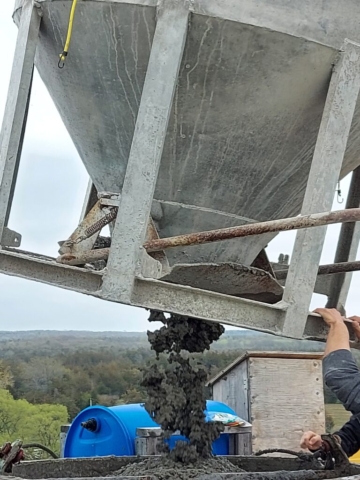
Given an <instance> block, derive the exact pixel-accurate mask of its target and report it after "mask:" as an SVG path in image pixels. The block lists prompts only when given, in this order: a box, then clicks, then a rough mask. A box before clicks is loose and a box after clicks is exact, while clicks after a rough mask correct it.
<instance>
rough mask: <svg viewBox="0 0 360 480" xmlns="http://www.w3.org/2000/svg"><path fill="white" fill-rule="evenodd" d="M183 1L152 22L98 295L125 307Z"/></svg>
mask: <svg viewBox="0 0 360 480" xmlns="http://www.w3.org/2000/svg"><path fill="white" fill-rule="evenodd" d="M188 17H189V9H188V5H187V2H185V1H184V0H167V1H166V2H164V3H163V4H162V5H161V7H159V8H158V19H157V25H156V30H155V35H154V39H153V43H152V48H151V53H150V59H149V64H148V69H147V73H146V78H145V83H144V88H143V92H142V96H141V102H140V107H139V112H138V116H137V120H136V125H135V131H134V137H133V141H132V145H131V151H130V155H129V160H128V165H127V169H126V174H125V179H124V185H123V189H122V192H121V199H120V203H119V211H118V216H117V219H116V222H115V228H114V231H113V234H112V244H111V252H110V255H109V260H108V264H107V272H106V275H105V278H104V283H103V290H102V296H103V297H104V298H106V299H108V300H113V301H124V302H125V303H130V301H131V295H132V291H133V286H134V281H135V275H136V273H137V272H138V271H140V268H141V265H140V263H141V258H142V253H143V252H142V245H143V243H144V241H145V238H146V231H147V225H148V220H149V217H150V210H151V205H152V201H153V196H154V191H155V186H156V181H157V176H158V171H159V167H160V161H161V156H162V152H163V147H164V142H165V137H166V131H167V127H168V122H169V116H170V112H171V108H172V103H173V97H174V92H175V87H176V83H177V79H178V73H179V68H180V64H181V60H182V56H183V51H184V46H185V40H186V34H187V29H188Z"/></svg>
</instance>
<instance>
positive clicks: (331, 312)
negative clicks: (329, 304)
mask: <svg viewBox="0 0 360 480" xmlns="http://www.w3.org/2000/svg"><path fill="white" fill-rule="evenodd" d="M314 313H318V314H319V315H321V316H322V317H323V319H324V320H325V322H326V323H327V324H328V325H329V327H331V325H335V324H336V323H339V322H343V321H344V320H343V317H342V316H341V313H340V312H339V311H338V310H336V308H317V309H316V310H314ZM359 321H360V318H359ZM359 327H360V324H359ZM359 333H360V329H359Z"/></svg>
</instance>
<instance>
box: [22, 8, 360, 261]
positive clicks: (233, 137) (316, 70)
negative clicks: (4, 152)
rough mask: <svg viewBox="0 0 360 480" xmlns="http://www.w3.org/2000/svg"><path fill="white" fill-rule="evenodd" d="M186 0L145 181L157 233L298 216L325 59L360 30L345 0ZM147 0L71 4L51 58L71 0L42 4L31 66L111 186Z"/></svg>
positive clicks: (223, 248)
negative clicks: (169, 97) (169, 106)
mask: <svg viewBox="0 0 360 480" xmlns="http://www.w3.org/2000/svg"><path fill="white" fill-rule="evenodd" d="M165 3H166V2H165ZM195 3H196V4H197V9H196V10H197V13H192V14H191V17H190V22H189V31H188V36H187V41H186V46H185V52H184V56H183V60H182V63H181V68H180V75H179V82H178V87H177V89H176V94H175V99H174V105H173V110H172V113H171V119H170V124H169V128H168V132H167V138H166V144H165V148H164V153H163V157H162V163H161V167H160V172H159V177H158V182H157V186H156V191H155V199H157V200H160V201H161V204H160V205H161V207H162V208H161V209H160V211H159V210H158V215H157V218H156V220H157V225H158V228H159V234H160V236H170V235H177V234H181V233H188V232H196V231H201V230H208V229H211V228H220V227H225V226H232V225H238V224H241V223H242V222H244V223H245V222H248V221H249V219H250V220H261V221H263V220H269V219H275V218H284V217H289V216H293V215H295V214H298V213H299V212H300V207H301V203H302V199H303V195H304V191H305V186H306V181H307V177H308V173H309V169H310V164H311V158H312V154H313V150H314V145H315V141H316V136H317V132H318V128H319V124H320V119H321V115H322V111H323V107H324V102H325V98H326V93H327V88H328V82H329V79H330V74H331V69H332V64H333V62H334V60H335V57H336V54H337V50H338V49H339V48H340V47H341V45H342V42H343V40H344V38H345V37H349V38H351V39H355V40H356V39H359V40H360V32H359V31H358V30H359V29H358V25H357V24H356V22H355V21H354V18H356V17H357V13H358V14H360V5H359V4H358V2H356V1H350V2H346V4H345V6H343V7H341V17H340V18H339V10H340V7H336V2H335V1H334V2H326V3H327V8H326V9H325V7H324V8H323V7H321V5H323V3H324V2H321V1H315V2H314V1H313V2H310V3H309V2H305V3H306V7H305V5H303V4H302V3H303V2H300V3H299V2H296V1H292V2H290V1H287V2H285V4H286V5H285V4H284V2H273V1H269V2H266V1H262V2H255V1H248V2H234V1H222V2H209V1H208V0H204V1H202V2H195ZM217 3H221V7H219V6H217V5H216V4H217ZM156 4H157V2H154V1H153V2H152V1H148V0H147V1H144V2H141V1H139V2H133V1H128V2H126V1H120V2H118V1H116V2H104V1H88V0H87V1H83V2H80V3H79V5H78V10H77V12H76V17H75V24H74V32H73V37H72V43H71V50H70V54H69V57H68V59H67V61H66V67H65V68H64V69H62V70H59V68H58V67H57V62H58V55H59V52H61V51H62V48H63V42H64V38H65V35H66V31H67V25H68V19H69V10H70V6H71V2H70V1H58V0H55V1H44V2H41V6H42V8H43V15H44V16H43V20H42V24H41V31H40V41H39V46H38V50H37V56H36V66H37V68H38V70H39V72H40V75H41V77H42V79H43V80H44V82H45V85H46V86H47V88H48V90H49V92H50V94H51V96H52V98H53V100H54V102H55V104H56V106H57V108H58V110H59V112H60V114H61V116H62V119H63V121H64V123H65V125H66V127H67V129H68V131H69V133H70V135H71V137H72V139H73V141H74V143H75V145H76V147H77V149H78V152H79V154H80V156H81V159H82V161H83V162H84V164H85V166H86V168H87V170H88V172H89V175H90V177H91V179H92V180H93V182H94V184H95V186H96V187H97V189H98V190H99V191H109V192H121V189H122V184H123V180H124V175H125V171H126V165H127V160H128V156H129V151H130V147H131V140H132V136H133V131H134V126H135V121H136V117H137V111H138V107H139V102H140V98H141V92H142V87H143V83H144V79H145V74H146V70H147V63H148V59H149V55H150V49H151V44H152V38H153V35H154V30H155V25H156V8H155V7H156ZM276 9H278V11H279V14H278V16H277V15H276V14H275V10H276ZM265 12H268V15H266V14H265ZM18 13H19V12H18ZM222 17H223V18H222ZM226 17H227V18H226ZM15 18H18V15H16V16H15ZM295 19H296V21H295ZM284 25H286V27H285V26H284ZM357 122H358V115H357V116H356V118H355V122H354V124H355V125H354V127H355V131H356V132H357V128H356V127H357ZM359 142H360V140H359V139H358V134H357V133H356V134H355V133H353V135H352V136H351V139H350V142H349V147H348V153H347V155H346V158H345V162H344V167H343V174H345V173H348V172H349V171H351V170H352V169H353V168H354V167H355V166H357V165H358V164H359V163H360V158H359V156H358V154H357V150H358V147H359ZM214 211H216V212H214ZM220 212H222V213H226V214H227V215H223V214H222V213H220ZM239 217H243V218H239ZM270 238H271V236H270V237H269V236H262V237H258V238H256V239H254V238H252V239H247V240H245V239H242V240H237V241H233V242H231V241H230V242H227V243H226V244H224V243H218V244H213V245H206V246H201V247H194V248H192V249H187V250H186V251H181V250H179V249H178V250H174V251H172V252H171V253H170V252H169V256H170V261H171V262H178V261H181V262H185V263H189V262H198V261H218V262H219V261H234V262H240V263H246V264H251V262H252V261H253V260H254V258H255V257H256V255H257V254H258V253H259V252H260V250H261V249H262V248H264V246H266V244H267V243H268V241H269V239H270Z"/></svg>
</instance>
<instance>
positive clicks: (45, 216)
mask: <svg viewBox="0 0 360 480" xmlns="http://www.w3.org/2000/svg"><path fill="white" fill-rule="evenodd" d="M1 3H2V5H1V13H0V42H1V44H2V45H3V47H4V48H2V52H1V69H0V120H1V119H2V116H3V112H4V108H5V102H6V95H7V88H8V84H9V79H10V72H11V65H12V59H13V53H14V48H15V42H16V34H17V29H16V27H15V25H14V24H13V22H12V18H11V14H12V8H13V2H11V1H7V0H6V1H5V2H1ZM69 171H71V175H68V172H69ZM87 181H88V177H87V174H86V171H85V169H84V167H83V165H82V163H81V161H80V158H79V156H78V154H77V152H76V150H75V148H74V146H73V144H72V142H71V140H70V137H69V135H68V134H67V131H66V130H65V127H64V126H63V124H62V122H61V119H60V117H59V115H58V113H57V111H56V109H55V107H54V105H53V103H52V101H51V99H50V96H49V95H48V93H47V90H46V88H45V87H44V85H43V84H42V82H41V80H40V78H39V76H38V75H37V74H36V75H35V80H34V87H33V93H32V100H31V107H30V115H29V120H28V127H27V132H26V139H25V144H24V149H23V156H22V161H21V167H20V172H19V177H18V183H17V189H16V194H15V201H14V204H13V210H12V216H11V220H10V227H11V228H13V229H14V230H16V231H18V232H19V233H21V234H22V236H23V241H22V245H21V247H22V248H24V249H26V250H30V251H35V252H41V253H44V254H48V255H51V256H56V255H57V247H58V246H57V242H58V241H59V240H61V239H65V238H67V236H68V235H69V234H70V233H71V231H72V230H73V229H74V227H75V226H76V225H77V221H78V218H79V215H80V211H81V206H82V199H83V196H84V194H85V190H86V186H87ZM348 184H349V178H347V179H345V180H344V181H343V182H342V189H343V192H344V193H346V191H347V188H348ZM341 207H342V206H341V205H338V204H337V203H336V202H335V203H334V209H336V210H337V209H340V208H341ZM338 231H339V227H338V226H332V227H329V228H328V235H327V241H326V245H325V248H324V253H323V259H322V263H331V262H332V261H333V257H334V250H335V246H336V240H337V235H338ZM294 238H295V233H294V232H288V233H285V234H281V235H279V236H278V237H277V238H276V239H275V240H274V241H273V242H272V243H271V245H270V246H269V248H268V253H269V255H270V258H271V259H272V260H276V259H277V258H278V255H279V254H280V253H288V254H290V253H291V249H292V245H293V241H294ZM359 286H360V273H358V274H355V275H354V277H353V282H352V288H351V292H350V295H349V299H348V304H347V308H348V313H350V314H355V313H356V312H357V313H358V314H359V312H360V306H359V308H357V303H358V302H357V298H356V291H357V290H358V289H359ZM315 297H316V298H314V299H313V305H312V306H319V305H322V304H323V303H324V298H322V297H320V296H315ZM0 308H1V312H2V315H1V320H0V330H34V329H52V330H70V329H72V330H94V331H104V330H116V331H142V330H145V329H147V328H148V323H147V321H146V317H147V314H146V312H145V311H143V310H140V309H136V308H131V307H126V306H123V305H117V304H114V303H108V302H104V301H100V300H97V299H95V298H92V297H88V296H85V295H80V294H76V293H74V292H69V291H66V290H61V289H56V288H53V287H49V286H46V285H42V284H40V283H35V282H29V281H25V280H22V279H18V278H15V277H9V276H4V275H0Z"/></svg>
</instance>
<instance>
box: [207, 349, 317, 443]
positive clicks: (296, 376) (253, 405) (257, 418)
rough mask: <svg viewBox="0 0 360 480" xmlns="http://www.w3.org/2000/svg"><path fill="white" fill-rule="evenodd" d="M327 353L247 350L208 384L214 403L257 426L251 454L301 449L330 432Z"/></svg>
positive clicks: (253, 431)
mask: <svg viewBox="0 0 360 480" xmlns="http://www.w3.org/2000/svg"><path fill="white" fill-rule="evenodd" d="M321 359H322V354H316V353H315V354H314V353H290V352H247V353H246V354H244V355H242V356H240V357H239V358H238V359H237V360H235V361H234V362H233V363H232V364H231V365H229V366H228V367H227V368H226V369H224V370H223V371H221V372H220V373H219V374H218V375H217V376H216V377H214V378H213V379H211V380H210V381H209V382H208V385H209V386H210V387H211V388H212V397H213V399H214V400H216V401H219V402H223V403H225V404H227V405H228V406H229V407H231V408H232V409H233V410H234V411H235V412H236V413H237V415H239V417H241V418H243V419H244V420H246V421H248V422H250V423H251V424H252V450H253V452H257V451H259V450H264V449H268V448H286V449H291V450H297V451H298V450H300V445H299V444H300V438H301V436H302V434H303V432H305V431H307V430H313V431H315V432H319V433H324V432H325V408H324V394H323V378H322V362H321Z"/></svg>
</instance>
